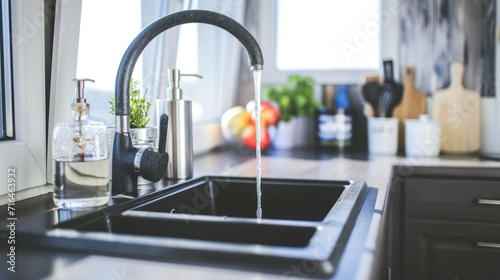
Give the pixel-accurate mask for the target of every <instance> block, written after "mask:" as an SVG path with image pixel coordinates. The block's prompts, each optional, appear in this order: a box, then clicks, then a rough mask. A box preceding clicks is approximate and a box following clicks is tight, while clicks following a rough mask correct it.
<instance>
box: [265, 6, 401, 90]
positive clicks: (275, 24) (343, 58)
mask: <svg viewBox="0 0 500 280" xmlns="http://www.w3.org/2000/svg"><path fill="white" fill-rule="evenodd" d="M397 7H398V5H397V0H352V1H331V0H311V1H306V2H304V1H300V0H274V1H261V5H260V6H259V8H258V9H259V10H258V13H259V16H258V19H259V22H258V30H259V35H258V37H259V38H257V40H258V41H259V44H260V46H261V49H262V51H263V53H264V59H265V66H264V71H263V74H262V83H263V84H264V85H267V84H281V83H284V82H285V81H286V79H287V76H289V75H291V74H300V75H304V76H310V77H313V78H314V79H315V80H316V84H317V85H321V84H359V83H360V82H362V81H363V79H364V77H365V76H366V75H373V74H379V73H380V72H381V70H382V67H381V66H382V60H383V59H393V60H394V62H395V64H396V65H397V62H398V61H397V60H398V51H397V34H398V29H397V26H398V25H397V24H398V16H399V15H398V8H397ZM396 75H397V73H396ZM319 91H320V90H319V88H318V89H317V90H316V92H319Z"/></svg>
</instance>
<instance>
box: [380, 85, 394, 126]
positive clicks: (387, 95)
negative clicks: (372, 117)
mask: <svg viewBox="0 0 500 280" xmlns="http://www.w3.org/2000/svg"><path fill="white" fill-rule="evenodd" d="M392 91H393V88H392V87H391V86H390V85H385V86H384V88H383V89H382V93H381V95H380V102H379V103H380V105H379V106H380V112H379V115H380V116H381V117H382V118H385V117H387V113H388V111H389V108H390V106H391V103H392V102H393V97H394V94H393V92H392Z"/></svg>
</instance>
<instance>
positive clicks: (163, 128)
mask: <svg viewBox="0 0 500 280" xmlns="http://www.w3.org/2000/svg"><path fill="white" fill-rule="evenodd" d="M167 132H168V115H167V114H162V115H161V116H160V139H159V143H158V152H160V153H165V151H166V150H167Z"/></svg>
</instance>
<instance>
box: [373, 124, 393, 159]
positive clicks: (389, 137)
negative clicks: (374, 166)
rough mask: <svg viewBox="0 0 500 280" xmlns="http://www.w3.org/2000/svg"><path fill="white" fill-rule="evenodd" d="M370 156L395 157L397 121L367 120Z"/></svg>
mask: <svg viewBox="0 0 500 280" xmlns="http://www.w3.org/2000/svg"><path fill="white" fill-rule="evenodd" d="M368 150H369V152H370V154H378V155H395V154H396V153H397V151H398V119H397V118H368Z"/></svg>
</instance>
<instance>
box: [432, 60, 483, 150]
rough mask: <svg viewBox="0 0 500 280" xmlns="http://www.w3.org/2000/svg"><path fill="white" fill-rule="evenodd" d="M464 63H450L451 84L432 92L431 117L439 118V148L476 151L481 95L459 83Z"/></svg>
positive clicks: (479, 130) (478, 138) (478, 135)
mask: <svg viewBox="0 0 500 280" xmlns="http://www.w3.org/2000/svg"><path fill="white" fill-rule="evenodd" d="M463 74H464V65H463V64H462V63H461V62H457V61H455V62H452V63H451V64H450V77H451V84H450V86H449V87H448V88H445V89H442V90H438V91H436V92H435V93H434V102H433V118H434V120H436V121H440V122H441V131H442V135H441V150H442V151H443V152H446V153H455V154H464V153H472V152H477V151H479V147H480V143H481V141H480V140H481V139H480V138H481V95H480V94H479V92H476V91H473V90H470V89H466V88H464V86H463V84H462V79H463Z"/></svg>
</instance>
